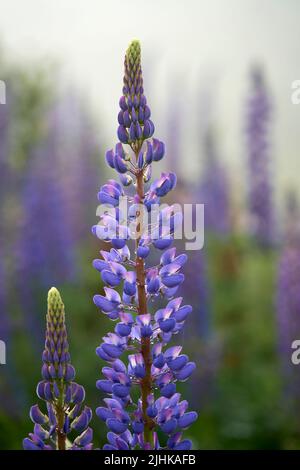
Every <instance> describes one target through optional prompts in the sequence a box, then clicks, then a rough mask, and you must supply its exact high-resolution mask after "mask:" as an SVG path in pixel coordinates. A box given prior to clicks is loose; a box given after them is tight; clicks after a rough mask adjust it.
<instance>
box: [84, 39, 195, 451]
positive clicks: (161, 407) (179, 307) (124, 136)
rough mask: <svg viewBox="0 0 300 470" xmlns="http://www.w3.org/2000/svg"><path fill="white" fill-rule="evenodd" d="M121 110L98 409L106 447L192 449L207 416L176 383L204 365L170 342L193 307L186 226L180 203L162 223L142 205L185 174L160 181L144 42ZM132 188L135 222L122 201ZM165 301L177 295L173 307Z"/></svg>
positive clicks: (103, 262) (104, 193) (104, 263)
mask: <svg viewBox="0 0 300 470" xmlns="http://www.w3.org/2000/svg"><path fill="white" fill-rule="evenodd" d="M120 108H121V109H120V112H119V115H118V122H119V127H118V138H119V140H120V142H119V143H117V145H116V146H115V148H114V149H112V150H109V151H108V152H107V153H106V161H107V163H108V165H109V166H110V167H111V168H113V169H114V170H116V171H117V173H118V174H119V178H120V181H119V182H118V181H116V180H113V179H111V180H109V181H108V182H107V183H106V184H104V185H103V186H102V187H101V188H100V191H99V193H98V200H99V202H100V203H101V204H102V206H103V205H106V206H107V210H104V211H103V213H102V215H101V216H100V221H99V224H97V225H95V226H94V227H93V233H94V234H95V235H96V236H97V237H98V238H100V239H101V240H104V241H107V242H109V243H111V249H110V251H101V252H100V253H101V258H100V259H96V260H94V263H93V264H94V267H95V268H96V269H97V270H98V271H99V272H100V273H101V278H102V280H103V282H104V283H105V284H106V286H105V287H104V295H100V294H99V295H95V296H94V303H95V304H96V306H97V307H99V309H100V310H101V311H102V312H103V313H104V314H105V315H106V316H107V317H108V318H110V319H111V320H112V321H114V322H115V326H114V331H113V332H109V333H107V335H106V336H104V338H103V342H102V343H101V345H100V346H99V347H98V348H97V350H96V352H97V355H98V356H99V357H100V358H101V359H102V360H104V361H107V363H108V365H107V366H105V367H103V369H102V374H103V378H101V379H100V380H98V381H97V384H96V385H97V388H98V389H99V390H101V391H102V392H104V393H106V394H108V397H107V398H105V399H104V404H105V405H104V406H100V407H98V408H97V409H96V414H97V416H98V417H99V418H100V419H101V420H103V421H104V422H105V423H106V426H107V428H108V434H107V440H108V443H107V444H105V445H104V447H103V449H106V450H117V449H120V450H127V449H160V448H168V449H174V450H188V449H190V448H191V441H190V440H188V439H183V433H182V431H183V430H185V429H187V428H188V427H189V426H190V425H191V424H192V423H193V422H194V421H195V420H196V419H197V413H196V412H193V411H188V402H187V401H186V400H184V399H182V397H181V394H180V393H178V392H177V390H176V384H177V382H183V381H186V380H187V379H188V378H189V377H190V375H191V374H192V372H193V371H194V369H195V363H194V362H190V361H189V358H188V356H187V355H185V354H183V353H182V347H181V346H179V345H173V344H169V343H170V341H171V340H172V337H173V336H174V335H176V334H177V333H179V332H180V331H181V330H182V328H183V327H184V323H185V320H186V318H187V317H188V315H189V314H190V313H191V311H192V307H191V306H190V305H184V304H183V299H182V297H176V291H177V289H178V287H179V286H180V285H181V284H182V282H183V281H184V274H183V273H182V272H181V269H182V267H183V265H184V264H185V262H186V261H187V256H186V255H185V254H180V255H178V254H177V253H176V248H174V247H172V246H171V245H172V242H173V238H174V231H175V229H176V226H177V225H178V224H180V223H182V220H181V219H180V217H178V216H177V214H176V213H175V212H174V208H173V206H167V207H165V208H164V209H161V210H159V212H158V214H157V220H156V222H155V223H153V222H152V224H148V223H147V224H145V223H144V221H143V220H142V218H141V211H142V209H144V210H145V211H146V213H147V212H149V211H150V210H151V207H152V206H153V204H159V202H160V198H161V197H163V196H165V195H166V194H167V193H169V192H170V191H171V190H172V189H174V187H175V185H176V175H175V174H174V173H167V172H165V173H162V174H161V176H160V177H159V178H158V179H156V180H154V181H153V182H152V183H150V179H151V166H152V164H153V163H154V162H157V161H159V160H161V159H162V158H163V157H164V154H165V146H164V144H163V142H161V141H160V140H158V139H155V138H152V136H153V133H154V125H153V122H152V121H151V119H150V117H151V112H150V108H149V106H148V104H147V100H146V97H145V95H144V88H143V78H142V70H141V49H140V44H139V42H138V41H133V42H132V43H131V44H130V46H129V48H128V50H127V52H126V56H125V74H124V86H123V95H122V97H121V99H120ZM124 144H127V145H128V147H125V145H124ZM127 187H129V188H128V189H127V191H126V188H127ZM132 188H133V189H132ZM130 189H132V190H131V191H130ZM125 191H126V192H127V195H128V201H129V209H128V220H124V216H123V214H122V211H121V210H120V208H119V201H120V198H121V197H123V196H124V195H125ZM141 207H142V209H141ZM112 209H114V210H112ZM166 221H167V224H165V222H166ZM133 222H134V223H133ZM133 227H134V228H133ZM166 227H167V228H166ZM134 235H135V236H134ZM131 238H134V239H135V246H134V256H132V252H130V249H129V246H128V245H129V239H131ZM131 243H133V242H131ZM152 247H154V248H156V249H158V250H160V251H161V252H162V253H161V256H160V259H159V260H158V263H157V265H155V266H147V257H148V255H149V253H150V250H151V248H152ZM119 288H121V291H120V289H119ZM117 289H119V290H117ZM162 298H165V299H167V304H166V305H165V306H164V307H162V306H161V303H160V302H161V299H162ZM150 302H151V308H150V305H149V304H150ZM156 303H160V305H158V307H159V308H157V307H156V308H157V309H156V311H155V313H154V314H153V313H151V311H150V310H152V308H153V306H155V304H156ZM122 356H123V357H122ZM136 387H138V389H139V391H140V396H139V398H138V400H137V402H135V401H134V399H133V396H134V395H133V393H135V390H136ZM159 430H160V432H161V433H162V435H165V439H163V438H162V440H163V441H164V442H163V443H162V442H161V443H160V442H159V440H158V431H159Z"/></svg>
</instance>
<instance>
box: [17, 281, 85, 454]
mask: <svg viewBox="0 0 300 470" xmlns="http://www.w3.org/2000/svg"><path fill="white" fill-rule="evenodd" d="M46 318H47V327H46V340H45V349H44V351H43V356H42V357H43V366H42V377H43V380H42V381H41V382H39V384H38V386H37V395H38V397H39V398H40V399H41V400H43V401H44V402H45V404H46V409H47V411H46V412H45V413H44V412H43V411H41V409H40V408H39V406H38V405H34V406H32V407H31V409H30V418H31V420H32V421H33V423H34V431H33V433H30V434H29V437H27V438H25V439H24V440H23V447H24V449H25V450H67V449H71V450H78V449H85V450H90V449H91V448H92V444H91V441H92V438H93V432H92V429H91V428H90V427H89V422H90V420H91V418H92V411H91V409H90V408H88V407H86V406H85V407H84V408H83V402H84V398H85V391H84V388H83V387H82V386H81V385H78V384H77V383H76V382H74V381H73V380H74V377H75V369H74V367H73V366H72V365H71V362H70V353H69V345H68V338H67V330H66V325H65V310H64V304H63V302H62V299H61V297H60V294H59V292H58V290H57V289H56V288H55V287H52V288H51V289H50V290H49V293H48V312H47V317H46ZM78 433H80V434H79V435H78V436H77V437H76V434H78ZM70 437H73V438H74V439H73V442H72V441H71V440H70Z"/></svg>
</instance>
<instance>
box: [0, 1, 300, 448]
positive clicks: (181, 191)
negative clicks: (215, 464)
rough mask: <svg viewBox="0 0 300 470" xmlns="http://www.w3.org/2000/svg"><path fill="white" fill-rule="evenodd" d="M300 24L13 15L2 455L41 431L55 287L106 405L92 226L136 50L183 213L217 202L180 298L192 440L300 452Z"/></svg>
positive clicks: (86, 379)
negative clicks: (296, 86)
mask: <svg viewBox="0 0 300 470" xmlns="http://www.w3.org/2000/svg"><path fill="white" fill-rule="evenodd" d="M299 18H300V4H299V2H298V1H297V0H287V1H280V0H243V1H240V0H228V1H226V2H225V1H224V0H210V1H209V2H207V1H202V0H188V1H184V0H177V1H174V0H173V1H171V0H163V1H158V0H153V1H152V2H146V0H139V1H137V0H111V1H110V2H104V1H103V0H100V1H99V0H97V1H96V0H89V1H88V2H86V1H85V2H84V1H82V0H72V1H71V0H61V1H59V2H58V1H56V2H53V1H50V0H27V1H26V2H18V1H16V0H10V1H7V0H5V1H4V0H0V79H1V80H3V81H4V82H5V85H6V104H0V339H2V340H5V342H6V344H7V364H6V365H0V449H19V448H21V442H22V439H23V437H24V436H25V435H26V434H27V433H28V432H29V431H30V430H31V427H32V424H31V422H30V419H29V417H28V410H29V407H30V406H31V405H32V404H33V403H35V401H36V397H35V386H36V383H37V382H38V381H39V377H40V365H41V359H40V357H41V351H42V349H43V336H44V323H45V312H46V296H47V290H48V289H49V288H50V287H51V286H52V285H55V286H56V287H58V288H59V289H60V291H61V293H62V296H63V299H64V302H65V305H66V311H67V322H68V331H69V337H70V347H71V354H72V359H73V364H74V366H75V367H76V370H77V378H78V381H79V382H80V383H82V384H84V385H85V387H86V391H87V402H88V404H89V405H90V406H92V407H93V408H95V407H96V406H98V404H99V402H100V401H101V395H100V393H99V391H97V390H96V388H95V381H96V379H97V378H98V376H99V374H100V370H101V363H100V361H99V359H98V358H97V357H96V355H95V348H96V347H97V346H98V344H99V342H100V340H101V337H102V335H103V334H104V333H105V332H106V331H108V329H109V328H110V324H109V322H108V321H106V319H105V318H104V317H103V315H101V314H99V312H98V311H97V309H96V307H95V306H94V304H93V302H92V296H93V295H94V294H95V293H101V291H102V288H103V286H102V284H101V280H100V277H99V273H97V272H96V271H94V270H93V268H92V265H91V263H92V260H93V258H95V257H97V256H98V251H99V249H100V248H102V247H101V246H100V243H99V241H97V240H95V239H94V237H93V236H92V234H91V231H90V227H91V226H92V225H93V224H94V223H95V221H96V214H95V211H96V206H97V199H96V195H97V191H98V188H99V186H100V185H101V184H103V182H104V181H105V179H106V178H107V177H110V176H111V173H110V171H109V170H108V169H106V168H105V165H104V153H105V150H106V149H108V148H111V147H112V146H113V145H114V144H115V142H116V127H117V119H116V116H117V112H118V99H119V96H120V93H121V87H122V73H123V54H124V52H125V50H126V47H127V44H128V43H129V41H130V40H131V39H133V38H139V39H140V40H141V42H142V48H143V69H144V82H145V91H146V96H147V98H148V101H149V103H150V106H151V109H152V115H153V121H154V123H155V126H156V129H157V130H156V135H157V137H159V138H160V139H162V140H164V141H165V142H166V145H167V157H166V158H165V160H164V163H163V166H164V168H166V169H169V170H175V171H176V172H177V173H178V185H177V189H176V192H175V193H173V194H172V198H173V200H174V201H176V202H202V203H205V245H204V248H203V249H202V250H201V251H198V252H192V253H190V260H189V264H188V265H187V266H186V269H185V274H186V282H185V284H184V286H182V288H181V293H182V295H183V296H185V298H186V300H187V301H188V302H189V303H191V304H192V305H193V307H194V312H193V315H192V316H191V317H190V318H189V321H188V322H187V326H186V329H185V331H184V333H183V334H182V337H181V338H180V341H181V342H182V343H183V345H184V348H185V349H186V350H187V352H188V353H189V355H190V356H191V357H192V358H193V360H194V361H196V362H197V365H198V369H197V372H196V373H195V374H194V376H193V378H192V379H191V380H190V381H189V382H187V383H186V384H183V385H182V393H184V395H185V397H187V398H188V399H189V400H190V402H191V405H192V407H193V408H194V409H196V410H198V412H199V416H200V417H199V420H198V422H197V423H196V424H195V425H193V427H192V428H191V429H190V430H189V431H188V434H189V437H190V438H191V439H192V440H193V443H194V448H196V449H299V448H300V398H299V397H300V392H299V390H300V388H299V385H300V365H299V366H296V365H293V364H292V363H291V352H292V349H291V343H292V341H293V340H295V339H300V237H299V210H300V209H299V206H298V199H299V196H300V195H299V183H300V171H299V170H300V164H299V156H298V151H299V144H300V132H299V122H300V105H298V106H297V105H295V104H292V101H291V94H292V82H293V81H294V80H297V79H299V78H300V77H299V73H300V43H299V41H298V35H299V27H298V21H299ZM180 245H181V246H180ZM182 247H183V246H182V244H181V243H178V248H182ZM93 425H94V435H95V444H96V446H99V445H101V444H103V443H104V440H105V427H104V425H103V424H102V423H100V422H99V421H98V420H97V419H96V420H94V423H93Z"/></svg>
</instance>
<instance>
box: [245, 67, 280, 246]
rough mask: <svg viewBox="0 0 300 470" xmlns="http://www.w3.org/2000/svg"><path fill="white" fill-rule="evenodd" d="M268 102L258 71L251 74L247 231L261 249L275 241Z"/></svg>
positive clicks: (259, 71)
mask: <svg viewBox="0 0 300 470" xmlns="http://www.w3.org/2000/svg"><path fill="white" fill-rule="evenodd" d="M270 107H271V106H270V100H269V96H268V93H267V89H266V85H265V82H264V79H263V75H262V72H261V70H259V69H255V70H254V71H253V73H252V94H251V96H250V98H249V101H248V114H247V129H246V132H247V148H248V166H249V178H248V180H249V194H248V204H249V211H250V229H251V233H252V235H253V236H254V237H255V239H256V241H257V242H258V243H259V244H260V245H262V246H270V245H271V244H272V243H273V242H274V214H273V201H272V187H271V174H270V160H269V143H268V133H269V121H270Z"/></svg>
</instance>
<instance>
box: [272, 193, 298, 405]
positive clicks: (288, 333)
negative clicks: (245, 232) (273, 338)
mask: <svg viewBox="0 0 300 470" xmlns="http://www.w3.org/2000/svg"><path fill="white" fill-rule="evenodd" d="M288 203H289V204H288V207H287V217H286V220H285V226H286V233H285V240H284V246H283V248H282V251H281V255H280V259H279V264H278V274H277V324H278V345H279V353H280V358H281V363H282V370H283V375H284V378H285V387H284V388H285V395H286V396H285V400H286V399H287V398H288V399H289V400H292V401H295V400H296V401H298V402H299V398H298V395H299V385H300V380H299V373H298V369H297V366H295V365H294V364H293V363H292V361H291V353H292V349H291V347H292V343H293V341H294V340H296V339H299V338H300V225H299V214H300V213H299V207H298V205H297V203H296V201H295V199H294V198H293V199H289V201H288Z"/></svg>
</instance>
